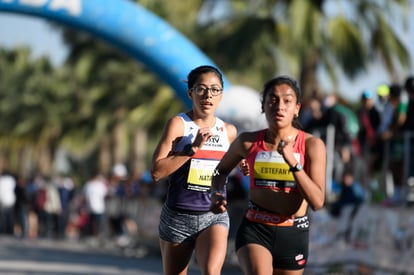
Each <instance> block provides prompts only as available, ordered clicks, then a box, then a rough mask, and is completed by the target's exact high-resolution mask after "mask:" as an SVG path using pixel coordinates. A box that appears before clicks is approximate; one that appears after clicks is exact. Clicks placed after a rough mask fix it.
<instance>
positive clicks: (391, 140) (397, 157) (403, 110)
mask: <svg viewBox="0 0 414 275" xmlns="http://www.w3.org/2000/svg"><path fill="white" fill-rule="evenodd" d="M402 92H403V90H402V87H401V86H400V85H399V84H392V85H391V86H390V87H389V93H390V94H389V101H388V102H389V103H388V104H387V106H386V107H387V109H384V112H387V117H384V119H386V120H388V123H387V128H384V129H383V131H382V132H381V136H380V137H381V139H382V142H383V144H384V145H385V146H384V147H385V148H386V149H388V151H386V152H385V166H384V167H383V169H384V170H385V171H388V170H389V171H390V172H391V175H392V189H391V188H390V189H391V190H390V191H388V196H391V198H389V200H387V201H386V203H387V204H388V203H390V204H392V205H395V204H401V203H403V202H404V201H403V200H404V198H403V175H402V167H403V155H404V148H403V139H402V127H403V125H404V123H405V121H406V118H407V108H408V100H407V97H405V95H404V94H403V93H402ZM386 184H387V186H389V183H388V182H386Z"/></svg>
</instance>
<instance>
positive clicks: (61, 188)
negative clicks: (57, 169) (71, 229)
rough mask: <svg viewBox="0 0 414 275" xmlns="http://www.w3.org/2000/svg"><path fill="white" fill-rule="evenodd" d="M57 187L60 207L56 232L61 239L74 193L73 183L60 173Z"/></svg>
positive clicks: (69, 178)
mask: <svg viewBox="0 0 414 275" xmlns="http://www.w3.org/2000/svg"><path fill="white" fill-rule="evenodd" d="M57 188H58V192H59V198H60V203H61V209H62V210H61V213H60V215H59V221H58V230H57V231H58V232H57V234H58V238H60V239H63V238H65V236H66V228H67V225H68V221H69V215H70V211H71V203H72V201H73V198H74V195H75V183H74V181H73V179H72V178H71V177H69V176H63V175H60V176H59V177H58V178H57Z"/></svg>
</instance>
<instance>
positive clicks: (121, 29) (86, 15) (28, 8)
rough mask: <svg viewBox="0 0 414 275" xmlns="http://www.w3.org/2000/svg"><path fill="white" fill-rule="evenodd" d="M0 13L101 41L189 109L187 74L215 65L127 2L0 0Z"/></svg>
mask: <svg viewBox="0 0 414 275" xmlns="http://www.w3.org/2000/svg"><path fill="white" fill-rule="evenodd" d="M0 11H6V12H13V13H20V14H26V15H31V16H37V17H42V18H46V19H50V20H53V21H56V22H58V23H62V24H66V25H69V26H71V27H74V28H77V29H80V30H83V31H86V32H88V33H90V34H92V35H94V36H96V37H98V38H100V39H102V40H104V41H106V42H107V43H109V44H111V45H113V46H114V47H116V48H118V49H120V50H121V51H123V52H126V53H127V54H129V55H130V56H132V57H133V58H135V59H137V60H138V61H140V62H142V63H143V64H144V65H145V66H146V67H148V68H149V70H151V71H152V72H153V73H154V74H156V75H157V76H158V77H159V78H160V79H162V80H163V81H165V82H166V83H167V84H168V85H169V86H171V87H172V88H173V89H174V91H175V92H176V94H177V96H178V97H179V98H180V99H181V100H182V101H183V102H184V104H185V105H186V106H188V107H189V106H191V101H190V99H189V98H188V96H187V86H186V83H185V80H186V79H187V74H188V72H189V71H190V70H192V69H193V68H194V67H196V66H199V65H202V64H210V65H215V64H214V63H213V62H212V61H211V60H210V59H209V58H208V57H207V56H206V55H205V54H203V53H202V52H201V51H200V50H199V49H198V48H197V47H196V46H195V45H194V44H193V43H192V42H190V41H189V40H188V39H187V38H185V37H184V36H183V35H182V34H180V33H179V32H178V31H177V30H176V29H174V28H172V27H171V26H170V25H169V24H167V23H166V22H165V21H164V20H162V19H161V18H159V17H158V16H156V15H155V14H153V13H151V12H149V11H148V10H146V9H144V8H142V7H141V6H140V5H139V4H138V3H135V2H132V1H129V0H0ZM224 81H225V87H226V88H228V87H229V84H228V83H227V80H226V79H224Z"/></svg>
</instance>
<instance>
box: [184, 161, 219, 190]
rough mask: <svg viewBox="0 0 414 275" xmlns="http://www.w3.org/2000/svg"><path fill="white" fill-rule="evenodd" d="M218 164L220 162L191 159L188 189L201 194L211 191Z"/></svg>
mask: <svg viewBox="0 0 414 275" xmlns="http://www.w3.org/2000/svg"><path fill="white" fill-rule="evenodd" d="M218 163H219V160H211V159H197V158H193V159H191V164H190V171H189V173H188V179H187V183H188V185H187V189H188V190H193V191H201V192H207V191H209V190H210V187H211V179H212V176H213V171H214V169H215V168H216V166H217V164H218Z"/></svg>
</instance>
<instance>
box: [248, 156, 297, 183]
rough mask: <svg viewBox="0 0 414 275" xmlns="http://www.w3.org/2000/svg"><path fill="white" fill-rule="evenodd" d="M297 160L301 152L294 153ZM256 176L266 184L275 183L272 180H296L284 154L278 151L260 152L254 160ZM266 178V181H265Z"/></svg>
mask: <svg viewBox="0 0 414 275" xmlns="http://www.w3.org/2000/svg"><path fill="white" fill-rule="evenodd" d="M294 155H295V158H296V160H298V161H299V160H300V154H299V153H294ZM254 178H255V179H256V180H258V181H259V182H262V183H263V184H264V183H266V184H265V185H269V186H271V185H274V184H272V182H294V180H295V177H294V176H293V173H292V172H291V171H290V167H289V165H288V164H287V163H286V162H285V160H284V159H283V156H282V155H281V154H279V153H278V152H276V151H272V152H268V151H264V152H259V153H258V154H257V155H256V160H255V162H254ZM263 180H264V181H263Z"/></svg>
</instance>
